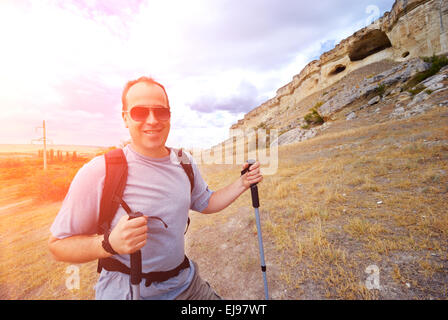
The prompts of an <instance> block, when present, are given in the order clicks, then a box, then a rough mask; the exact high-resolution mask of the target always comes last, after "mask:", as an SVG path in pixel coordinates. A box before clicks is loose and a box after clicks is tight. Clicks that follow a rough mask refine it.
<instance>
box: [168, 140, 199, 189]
mask: <svg viewBox="0 0 448 320" xmlns="http://www.w3.org/2000/svg"><path fill="white" fill-rule="evenodd" d="M173 150H174V152H175V153H176V155H177V159H178V160H179V162H180V165H181V166H182V168H183V169H184V171H185V173H186V174H187V176H188V180H190V187H191V188H190V191H191V192H193V188H194V172H193V167H192V166H191V162H190V159H189V158H188V157H187V156H186V155H185V153H184V152H183V151H182V148H180V149H178V150H177V149H173Z"/></svg>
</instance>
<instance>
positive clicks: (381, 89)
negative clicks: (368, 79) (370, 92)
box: [375, 83, 386, 97]
mask: <svg viewBox="0 0 448 320" xmlns="http://www.w3.org/2000/svg"><path fill="white" fill-rule="evenodd" d="M375 92H376V94H377V95H378V96H380V97H382V96H383V95H384V93H385V92H386V85H385V84H382V83H380V84H379V85H378V87H377V88H376V89H375Z"/></svg>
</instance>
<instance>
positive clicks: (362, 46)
mask: <svg viewBox="0 0 448 320" xmlns="http://www.w3.org/2000/svg"><path fill="white" fill-rule="evenodd" d="M390 47H392V43H391V42H390V40H389V37H388V36H387V34H386V33H385V32H383V31H381V30H372V31H370V32H368V33H366V34H365V35H363V36H362V37H361V38H360V39H359V40H357V41H355V42H354V43H353V44H352V46H351V48H350V49H349V54H348V56H349V58H350V61H359V60H362V59H364V58H366V57H368V56H370V55H372V54H375V53H377V52H380V51H382V50H384V49H387V48H390Z"/></svg>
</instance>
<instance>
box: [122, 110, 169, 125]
mask: <svg viewBox="0 0 448 320" xmlns="http://www.w3.org/2000/svg"><path fill="white" fill-rule="evenodd" d="M150 111H152V114H153V116H154V117H155V118H156V119H157V120H159V121H168V120H169V119H170V117H171V112H170V109H169V108H165V107H147V106H135V107H132V108H131V110H129V111H124V112H126V113H129V115H130V116H131V118H132V120H134V121H138V122H142V121H145V120H146V119H147V118H148V116H149V112H150Z"/></svg>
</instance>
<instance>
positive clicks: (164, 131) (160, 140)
mask: <svg viewBox="0 0 448 320" xmlns="http://www.w3.org/2000/svg"><path fill="white" fill-rule="evenodd" d="M126 102H127V108H126V110H125V111H130V110H131V109H132V107H134V106H149V107H156V108H167V109H168V108H169V107H168V101H167V99H166V96H165V93H164V91H163V89H162V88H161V87H159V86H158V85H155V84H150V83H146V82H138V83H136V84H134V85H133V86H132V87H131V88H130V89H129V91H128V93H127V95H126ZM122 116H123V120H124V122H125V125H126V128H128V129H129V133H130V135H131V138H132V146H133V147H134V148H135V150H136V151H137V152H139V153H141V154H143V155H146V156H150V157H160V156H164V155H166V149H165V142H166V139H167V138H168V134H169V132H170V120H166V121H161V120H160V119H158V118H157V117H156V115H155V113H154V112H153V111H152V110H151V111H150V112H149V114H148V117H147V118H146V119H145V120H143V121H135V120H134V119H132V118H131V116H130V114H129V112H123V114H122Z"/></svg>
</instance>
